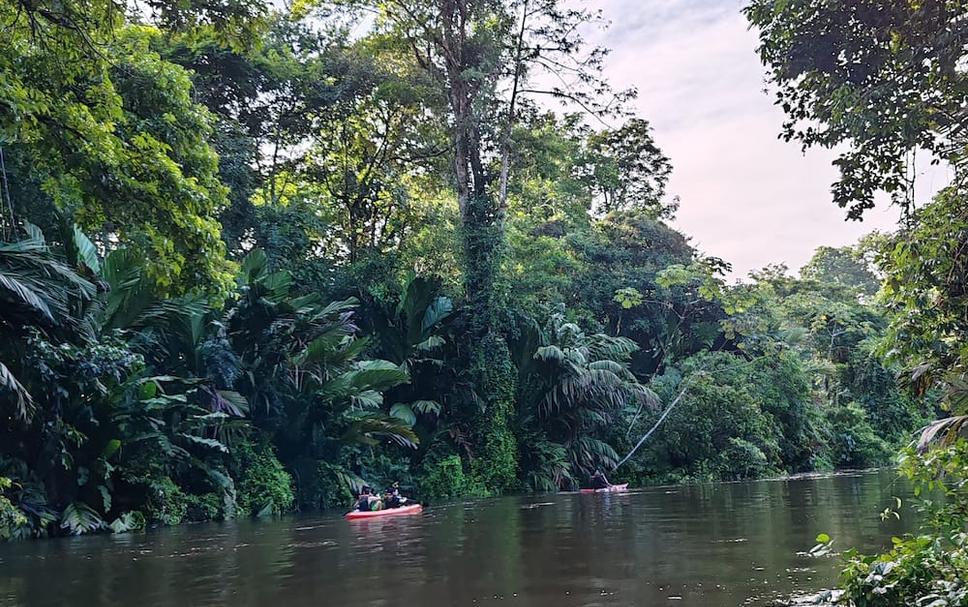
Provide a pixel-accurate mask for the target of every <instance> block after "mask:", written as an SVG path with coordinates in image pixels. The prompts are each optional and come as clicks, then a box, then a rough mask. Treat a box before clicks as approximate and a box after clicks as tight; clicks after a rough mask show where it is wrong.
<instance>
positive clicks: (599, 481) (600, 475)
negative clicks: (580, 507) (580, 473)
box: [592, 469, 612, 489]
mask: <svg viewBox="0 0 968 607" xmlns="http://www.w3.org/2000/svg"><path fill="white" fill-rule="evenodd" d="M611 486H612V483H610V482H608V479H607V478H605V473H604V472H602V471H601V469H598V470H595V474H593V475H592V489H608V488H609V487H611Z"/></svg>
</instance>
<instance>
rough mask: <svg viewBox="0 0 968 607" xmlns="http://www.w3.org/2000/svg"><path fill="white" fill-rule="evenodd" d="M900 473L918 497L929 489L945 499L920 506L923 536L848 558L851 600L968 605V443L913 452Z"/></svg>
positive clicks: (881, 604)
mask: <svg viewBox="0 0 968 607" xmlns="http://www.w3.org/2000/svg"><path fill="white" fill-rule="evenodd" d="M900 472H901V474H902V475H903V476H905V477H907V478H908V479H910V480H911V481H912V482H913V483H914V491H915V495H918V496H920V495H921V494H922V492H923V491H925V490H928V491H931V492H932V496H931V497H932V498H935V497H936V496H939V497H940V498H941V499H931V500H923V501H921V502H920V503H919V504H918V509H919V510H920V511H921V513H922V515H924V516H925V520H926V523H925V524H924V526H923V527H922V529H921V533H920V534H919V535H917V536H906V537H904V538H894V547H893V549H891V550H890V551H889V552H887V553H884V554H881V555H878V556H863V555H859V554H857V553H855V552H849V553H847V559H848V561H847V567H846V568H845V569H844V572H843V576H842V586H843V588H844V591H845V599H846V600H847V601H848V602H849V603H848V604H852V605H856V606H857V607H893V606H894V605H915V606H919V607H920V606H925V607H947V606H956V605H966V604H968V584H966V580H968V532H966V528H965V513H966V512H968V441H966V440H964V439H961V440H957V441H955V442H954V443H953V444H950V445H948V446H944V447H941V448H937V449H934V450H931V451H928V452H927V453H923V454H917V453H914V452H913V451H910V450H909V451H908V452H906V453H905V454H904V455H902V458H901V466H900ZM939 494H940V495H939Z"/></svg>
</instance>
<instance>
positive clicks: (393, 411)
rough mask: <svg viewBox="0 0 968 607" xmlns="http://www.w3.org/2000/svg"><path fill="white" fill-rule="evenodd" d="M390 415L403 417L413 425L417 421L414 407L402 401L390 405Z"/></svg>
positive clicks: (398, 417)
mask: <svg viewBox="0 0 968 607" xmlns="http://www.w3.org/2000/svg"><path fill="white" fill-rule="evenodd" d="M390 417H396V418H397V419H402V420H403V421H405V422H407V423H408V424H410V425H411V426H412V425H414V424H415V423H417V416H416V414H414V412H413V409H411V408H410V405H404V404H402V403H397V404H395V405H393V406H392V407H390Z"/></svg>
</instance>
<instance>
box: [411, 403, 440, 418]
mask: <svg viewBox="0 0 968 607" xmlns="http://www.w3.org/2000/svg"><path fill="white" fill-rule="evenodd" d="M410 408H411V409H413V410H414V411H416V412H417V413H423V414H424V415H440V411H441V408H442V407H441V406H440V403H438V402H437V401H435V400H415V401H413V402H412V403H410Z"/></svg>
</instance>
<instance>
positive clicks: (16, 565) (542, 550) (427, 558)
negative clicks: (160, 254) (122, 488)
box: [0, 471, 913, 607]
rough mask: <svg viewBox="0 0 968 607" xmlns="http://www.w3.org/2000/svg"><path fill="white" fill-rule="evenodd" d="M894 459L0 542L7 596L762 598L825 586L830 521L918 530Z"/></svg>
mask: <svg viewBox="0 0 968 607" xmlns="http://www.w3.org/2000/svg"><path fill="white" fill-rule="evenodd" d="M906 495H907V489H906V487H905V486H904V485H903V484H901V483H899V482H898V481H897V480H896V478H895V476H894V474H893V472H891V471H875V472H864V473H850V474H839V475H834V476H826V477H814V478H799V479H786V480H772V481H751V482H742V483H725V484H709V485H694V486H676V487H655V488H648V489H642V490H635V491H631V492H629V493H625V494H610V495H578V494H561V495H549V496H537V497H535V496H527V497H507V498H499V499H492V500H479V501H473V502H462V503H455V504H448V505H441V506H435V507H430V508H427V509H426V510H425V511H424V513H423V514H421V515H419V516H413V517H400V518H389V519H382V520H373V521H357V522H347V521H345V520H343V519H342V518H340V517H339V516H338V515H318V516H299V517H291V518H284V519H280V520H273V521H262V522H250V521H240V522H233V523H225V524H204V525H188V526H182V527H176V528H169V529H159V530H153V531H150V532H147V533H139V534H127V535H116V536H95V537H80V538H61V539H53V540H45V541H32V542H20V543H14V544H7V545H0V605H27V606H37V607H41V606H44V607H46V606H55V605H56V606H58V607H60V606H65V605H71V606H75V605H76V606H79V607H95V606H111V607H118V606H134V607H154V606H159V607H160V606H171V607H195V606H208V605H227V606H249V605H251V606H270V607H303V606H312V607H326V606H341V607H344V606H351V607H355V606H363V605H367V606H370V605H372V606H387V607H390V606H393V607H403V606H407V607H411V606H412V607H451V606H467V607H499V606H500V607H552V606H553V607H569V606H597V605H644V606H652V605H658V606H665V605H668V606H673V607H693V606H697V607H698V606H703V607H716V606H720V605H722V606H741V605H743V606H766V605H776V604H783V603H785V602H788V599H789V597H791V596H795V595H802V594H809V593H812V592H816V591H818V590H820V589H823V588H829V587H831V586H832V585H833V584H834V583H835V580H836V577H837V571H838V565H839V559H838V557H836V556H829V557H821V558H816V557H811V556H809V555H807V554H806V552H807V551H808V550H809V549H810V548H811V547H812V546H813V545H814V538H815V537H816V536H817V534H818V533H821V532H824V533H828V534H830V535H831V536H832V537H833V538H835V546H836V547H848V546H854V547H857V548H859V549H861V550H863V551H873V550H877V549H880V548H882V547H885V546H888V545H889V544H890V538H891V536H892V535H897V534H900V533H902V532H904V531H906V530H909V529H911V527H912V525H913V515H911V514H906V515H905V516H903V517H902V519H901V520H900V521H897V520H889V521H886V522H884V521H881V518H880V516H879V513H880V512H881V511H882V510H883V509H884V508H886V507H888V506H891V505H893V503H894V496H901V497H906Z"/></svg>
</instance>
